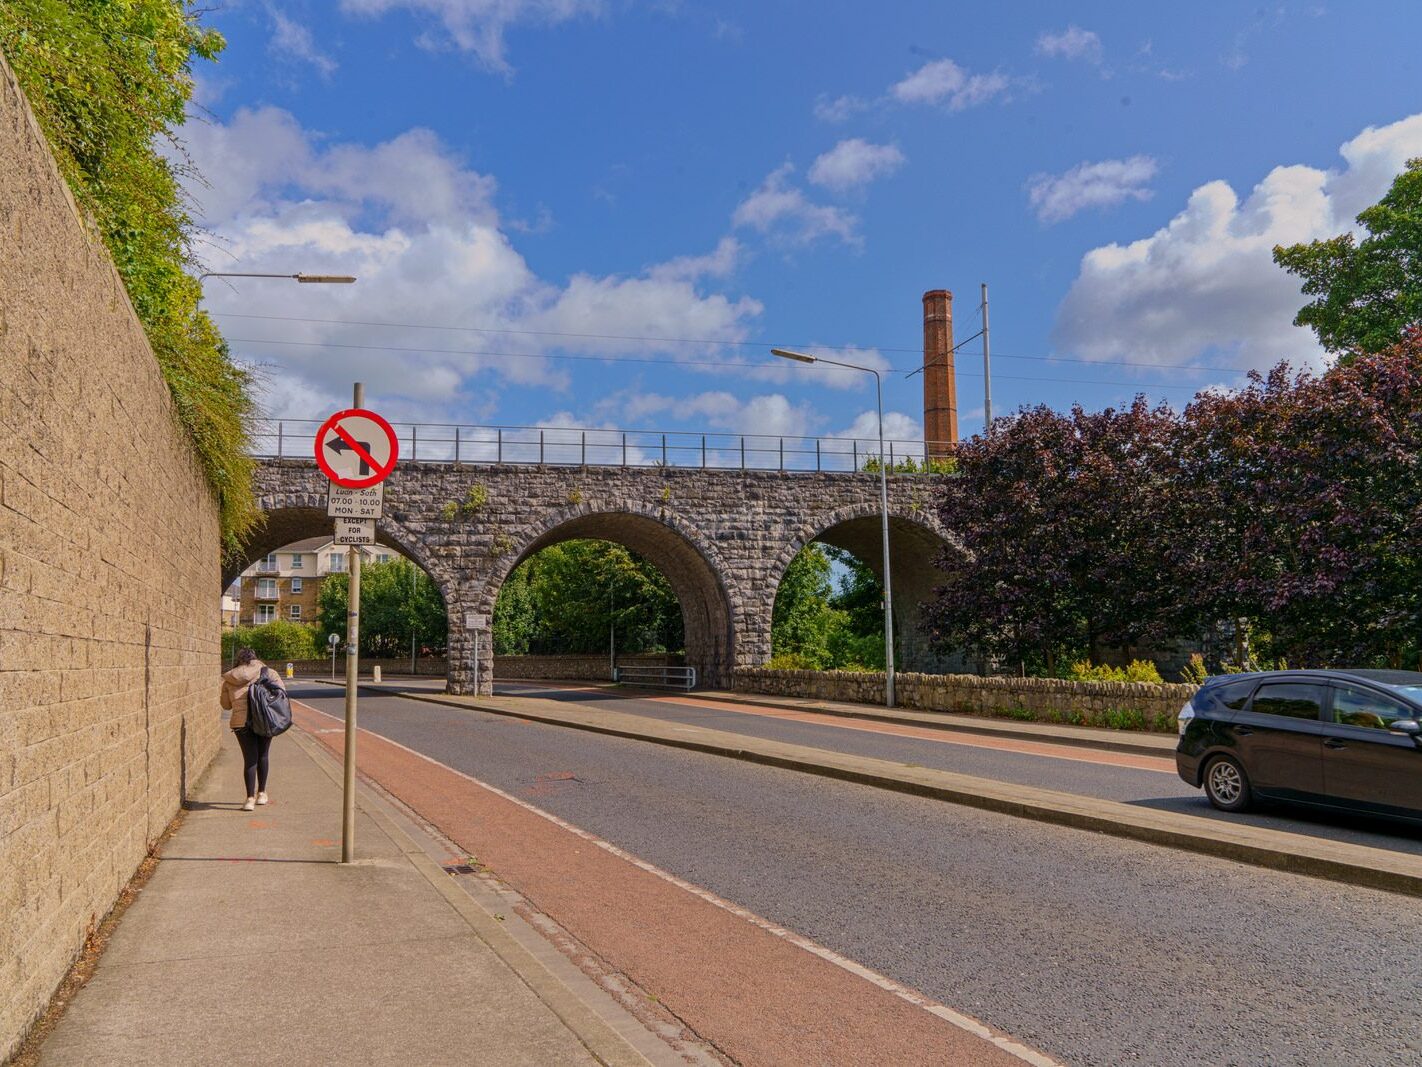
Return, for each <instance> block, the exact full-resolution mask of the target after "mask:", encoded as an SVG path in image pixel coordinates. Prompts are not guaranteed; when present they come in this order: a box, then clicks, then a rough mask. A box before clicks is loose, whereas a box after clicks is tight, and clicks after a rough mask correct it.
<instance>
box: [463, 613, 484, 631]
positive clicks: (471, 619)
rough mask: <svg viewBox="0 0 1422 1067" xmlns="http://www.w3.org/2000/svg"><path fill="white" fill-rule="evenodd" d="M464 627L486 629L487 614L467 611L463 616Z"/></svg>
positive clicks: (467, 628)
mask: <svg viewBox="0 0 1422 1067" xmlns="http://www.w3.org/2000/svg"><path fill="white" fill-rule="evenodd" d="M464 628H465V629H466V630H487V629H488V628H489V616H487V615H475V614H474V613H473V612H468V613H466V614H465V616H464Z"/></svg>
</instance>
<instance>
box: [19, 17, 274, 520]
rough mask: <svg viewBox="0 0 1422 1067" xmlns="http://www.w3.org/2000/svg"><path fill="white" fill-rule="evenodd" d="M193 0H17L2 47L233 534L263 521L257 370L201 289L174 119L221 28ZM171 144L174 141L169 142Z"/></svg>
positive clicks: (217, 48)
mask: <svg viewBox="0 0 1422 1067" xmlns="http://www.w3.org/2000/svg"><path fill="white" fill-rule="evenodd" d="M199 13H200V9H199V8H198V7H197V5H196V4H193V3H191V2H189V0H123V2H122V3H116V2H114V0H5V2H3V3H0V50H3V52H4V53H5V56H6V58H7V59H8V60H9V62H10V65H11V67H12V68H13V69H14V71H15V76H16V77H17V78H18V79H19V82H20V86H21V87H22V88H23V89H24V91H25V95H26V97H27V98H28V99H29V102H30V106H31V108H32V109H33V110H34V113H35V117H36V118H37V119H38V120H39V124H40V128H41V129H42V130H43V131H44V134H45V138H46V140H47V141H48V142H49V146H50V149H51V150H52V151H53V153H54V157H55V160H56V161H57V162H58V164H59V170H60V173H62V174H63V175H64V178H65V180H66V182H67V183H68V185H69V188H70V189H71V190H72V192H73V193H74V198H75V200H76V201H78V203H79V204H80V206H81V208H82V209H83V210H84V212H85V213H86V214H87V215H88V216H89V217H90V218H91V219H92V220H93V222H94V224H95V227H96V229H97V231H98V233H99V234H100V235H101V236H102V238H103V240H104V243H105V244H106V245H107V247H108V250H109V254H110V255H111V256H112V257H113V261H114V265H115V266H116V267H117V268H118V272H119V274H120V276H121V277H122V278H123V282H124V287H125V288H126V289H127V290H128V295H129V298H130V299H131V300H132V301H133V307H134V310H135V311H136V312H137V313H138V318H139V320H140V321H141V322H142V323H143V327H144V330H145V332H146V333H147V335H148V341H149V343H150V344H151V345H152V348H153V354H154V355H155V356H156V357H157V360H158V365H159V367H160V369H161V370H162V372H163V377H164V379H165V380H166V381H167V383H168V388H169V390H170V391H171V393H172V395H173V401H174V406H175V408H176V411H177V416H178V419H179V420H180V422H181V423H182V424H183V426H184V427H185V428H186V429H187V431H188V434H189V436H190V438H191V439H192V442H193V446H194V448H195V450H196V452H197V455H198V458H199V460H200V462H201V463H202V466H203V469H204V472H205V473H206V475H207V480H208V483H209V484H210V485H211V487H212V490H213V493H214V494H215V496H216V498H217V501H218V505H219V507H220V509H221V516H222V524H223V534H224V536H225V538H226V540H227V543H228V545H229V546H230V545H234V544H236V543H237V542H238V541H240V539H241V536H242V534H244V533H245V532H246V531H247V530H248V529H250V528H251V526H252V525H253V523H255V522H256V520H257V517H258V511H257V507H256V504H255V502H254V500H253V495H252V486H251V479H252V461H251V460H250V458H248V456H247V436H246V429H245V427H246V423H247V421H248V420H249V419H250V417H251V416H252V414H253V410H254V409H253V403H252V399H251V393H250V376H249V375H248V373H247V372H246V371H244V370H242V369H241V368H238V367H236V366H235V365H234V364H233V363H232V361H231V360H230V359H229V358H228V353H227V348H226V345H225V344H224V343H223V341H222V338H221V336H220V335H219V334H218V332H217V328H216V327H215V326H214V325H213V323H212V320H211V319H210V318H208V316H207V314H206V313H205V312H203V311H202V310H201V309H200V308H199V306H198V302H199V299H200V298H201V296H202V287H201V286H200V285H199V284H198V282H197V279H196V278H195V277H194V276H193V274H194V270H195V269H196V268H197V266H198V263H197V258H196V254H195V252H194V248H193V238H194V234H195V227H194V224H193V221H192V219H191V217H190V216H189V213H188V208H187V205H186V203H185V201H184V196H183V193H182V190H181V187H180V185H179V176H180V174H181V172H182V164H180V163H174V162H172V160H173V159H175V158H177V159H181V158H182V152H181V146H180V145H178V143H177V140H176V136H175V131H176V130H177V129H178V128H179V127H180V126H181V125H182V124H183V121H184V119H185V118H186V112H187V104H188V100H189V99H190V98H191V96H192V90H193V81H192V64H193V61H194V60H195V59H206V60H212V59H215V58H216V57H217V55H218V53H219V52H221V50H222V48H223V44H224V42H223V40H222V37H221V36H220V35H219V34H218V33H217V32H216V31H214V30H208V29H203V28H202V27H201V26H199V25H198V15H199ZM165 144H166V145H167V146H168V151H164V149H163V146H164V145H165Z"/></svg>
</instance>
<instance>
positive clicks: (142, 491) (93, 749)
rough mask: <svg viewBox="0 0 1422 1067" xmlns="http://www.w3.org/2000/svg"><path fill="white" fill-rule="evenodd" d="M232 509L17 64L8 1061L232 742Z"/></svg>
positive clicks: (1, 578)
mask: <svg viewBox="0 0 1422 1067" xmlns="http://www.w3.org/2000/svg"><path fill="white" fill-rule="evenodd" d="M219 543H220V542H219V528H218V513H217V507H216V504H215V502H214V500H213V497H212V495H211V493H210V492H209V490H208V488H207V485H206V482H205V480H204V478H203V476H202V473H201V471H200V470H199V467H198V464H197V462H196V460H195V458H194V456H193V454H192V451H191V449H190V447H189V445H188V441H187V437H186V435H185V434H184V432H183V431H182V429H181V428H180V427H179V425H178V424H177V421H176V419H175V416H174V411H173V404H172V401H171V398H170V394H169V392H168V388H167V386H166V385H165V384H164V381H163V378H162V376H161V374H160V373H159V369H158V364H157V362H156V361H155V359H154V357H153V353H152V351H151V350H150V349H149V347H148V343H147V341H146V339H145V337H144V334H143V330H142V327H141V326H140V325H139V322H138V320H137V318H136V317H135V315H134V313H133V310H132V307H131V306H130V304H129V302H128V297H127V294H126V292H125V290H124V288H123V284H122V282H121V281H120V279H119V276H118V274H117V272H116V271H115V270H114V267H113V264H112V262H111V261H110V259H109V257H108V254H107V252H106V251H105V249H104V248H103V246H102V244H101V243H100V241H99V240H98V238H97V237H95V236H93V234H92V232H91V231H90V229H89V228H88V227H87V226H86V225H85V223H84V222H83V220H82V219H81V216H80V214H79V212H78V210H77V209H76V207H75V205H74V202H73V200H72V199H71V198H70V195H69V190H68V189H67V187H66V186H65V185H64V182H63V180H62V179H61V178H60V176H59V173H58V171H57V170H56V168H55V165H54V161H53V159H52V157H51V156H50V154H49V150H48V146H47V145H46V144H45V142H44V139H43V137H42V135H41V134H40V132H39V129H38V127H37V126H36V124H35V121H34V118H33V116H32V115H31V113H30V111H29V108H28V105H27V104H26V102H25V100H24V98H23V96H22V94H21V93H20V90H19V88H18V86H17V85H16V83H15V80H14V76H13V75H12V73H11V71H10V69H9V67H8V66H6V65H5V64H4V61H3V60H0V1061H3V1060H4V1059H5V1058H6V1057H7V1056H8V1055H9V1054H10V1053H11V1052H13V1051H14V1049H15V1047H16V1045H17V1044H18V1042H19V1041H20V1039H21V1037H22V1036H23V1034H24V1033H25V1031H26V1030H27V1028H28V1027H29V1025H30V1023H31V1022H32V1021H33V1020H34V1019H35V1018H36V1016H37V1015H38V1014H39V1013H40V1012H41V1011H42V1010H43V1009H44V1007H45V1005H46V1004H47V1002H48V1000H49V997H50V995H51V993H52V992H53V990H54V988H55V987H56V986H57V985H58V983H59V982H60V980H61V979H62V978H63V977H64V975H65V973H66V971H67V970H68V968H69V966H70V964H71V962H72V961H73V960H74V958H75V956H76V954H77V953H78V952H79V950H80V948H81V947H82V945H83V943H84V939H85V936H86V934H87V933H88V931H89V930H90V929H92V928H93V926H94V925H95V923H96V922H98V921H99V920H100V919H102V918H103V916H104V915H105V913H106V912H107V911H108V910H109V908H110V906H111V905H112V904H113V902H114V900H115V898H116V897H117V895H118V893H119V891H120V890H121V889H122V887H123V886H124V885H125V884H126V883H127V882H128V880H129V878H130V877H131V876H132V875H133V873H134V871H135V870H136V869H137V867H138V864H139V862H140V861H141V860H142V859H143V858H144V856H145V854H146V853H147V851H148V849H149V846H150V843H151V842H152V841H153V840H154V839H155V838H156V837H157V836H158V835H159V834H161V833H162V832H163V830H164V828H165V827H166V826H167V824H168V822H169V821H170V820H171V819H172V817H173V815H174V814H175V813H176V812H177V811H178V809H179V805H180V803H181V800H182V797H183V791H184V788H185V786H186V783H188V782H190V781H192V780H193V778H194V777H195V776H196V775H197V774H198V773H199V772H201V771H202V770H203V769H204V768H205V767H206V766H207V763H208V761H209V760H210V758H211V757H212V755H213V753H214V752H215V751H216V748H217V744H218V741H219V738H220V736H221V735H220V732H219V723H220V715H219V710H218V707H217V687H218V682H217V679H218V673H219V647H218V631H219V601H218V595H217V590H218V587H219V582H220V566H219V564H220V560H219Z"/></svg>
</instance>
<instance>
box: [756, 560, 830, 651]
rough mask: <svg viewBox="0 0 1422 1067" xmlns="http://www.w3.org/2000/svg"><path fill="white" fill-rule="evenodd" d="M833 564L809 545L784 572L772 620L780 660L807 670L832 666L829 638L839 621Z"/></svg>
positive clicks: (772, 645) (772, 641) (774, 648)
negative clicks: (834, 605)
mask: <svg viewBox="0 0 1422 1067" xmlns="http://www.w3.org/2000/svg"><path fill="white" fill-rule="evenodd" d="M832 592H833V587H832V585H831V584H830V560H829V556H827V555H826V554H825V551H824V549H823V548H821V547H820V546H819V545H814V544H811V545H806V546H805V547H804V548H803V549H801V550H800V552H799V553H798V554H797V555H796V556H795V558H794V559H792V560H791V561H790V565H789V566H788V567H786V568H785V575H784V576H783V577H782V578H781V579H780V586H779V587H778V588H777V589H776V591H775V607H774V609H773V610H772V612H771V617H770V648H771V653H772V655H773V656H774V657H775V658H777V659H783V658H785V657H793V659H794V660H795V661H797V662H798V663H799V665H802V666H804V667H806V668H810V669H814V670H823V669H824V668H826V667H829V666H830V653H829V638H830V632H831V630H832V629H833V628H834V626H835V623H836V621H838V620H836V619H835V618H834V614H835V613H834V611H833V609H831V608H830V604H829V598H830V594H831V593H832Z"/></svg>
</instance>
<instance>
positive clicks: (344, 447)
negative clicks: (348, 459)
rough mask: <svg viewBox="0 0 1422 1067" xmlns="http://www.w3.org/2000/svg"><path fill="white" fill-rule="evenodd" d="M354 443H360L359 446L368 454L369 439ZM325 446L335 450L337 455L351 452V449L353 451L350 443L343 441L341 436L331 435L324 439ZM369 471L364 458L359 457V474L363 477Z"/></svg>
mask: <svg viewBox="0 0 1422 1067" xmlns="http://www.w3.org/2000/svg"><path fill="white" fill-rule="evenodd" d="M356 444H358V445H360V447H361V448H363V449H365V452H366V455H369V454H370V442H369V441H357V442H356ZM326 447H327V448H329V449H330V450H331V451H332V452H335V453H336V454H337V455H340V454H341V453H342V452H353V451H354V449H352V448H351V446H350V445H348V444H346V443H345V441H343V440H342V439H341V438H339V437H333V438H331V439H329V440H327V441H326ZM369 473H370V466H369V465H368V464H367V463H366V462H365V459H364V458H363V457H362V459H361V461H360V476H361V477H362V478H364V477H365V476H366V475H368V474H369ZM348 477H349V476H348Z"/></svg>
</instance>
